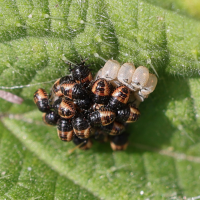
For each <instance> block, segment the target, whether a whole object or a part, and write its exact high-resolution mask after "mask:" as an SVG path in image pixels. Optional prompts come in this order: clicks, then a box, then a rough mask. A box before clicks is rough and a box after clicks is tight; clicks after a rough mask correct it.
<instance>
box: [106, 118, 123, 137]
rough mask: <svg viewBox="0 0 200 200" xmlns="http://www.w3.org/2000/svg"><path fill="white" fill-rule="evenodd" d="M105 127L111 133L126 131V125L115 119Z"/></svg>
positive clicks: (116, 133) (118, 133) (117, 133)
mask: <svg viewBox="0 0 200 200" xmlns="http://www.w3.org/2000/svg"><path fill="white" fill-rule="evenodd" d="M103 129H104V130H105V132H106V133H107V134H109V135H120V134H121V133H123V132H124V131H125V126H124V125H123V124H121V123H119V122H116V121H114V122H113V123H111V124H109V125H107V126H103Z"/></svg>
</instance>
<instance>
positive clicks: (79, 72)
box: [70, 60, 93, 87]
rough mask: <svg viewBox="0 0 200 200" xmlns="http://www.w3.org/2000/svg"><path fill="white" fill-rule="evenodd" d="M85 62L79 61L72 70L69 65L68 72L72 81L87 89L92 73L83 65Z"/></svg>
mask: <svg viewBox="0 0 200 200" xmlns="http://www.w3.org/2000/svg"><path fill="white" fill-rule="evenodd" d="M85 61H86V60H81V63H80V64H76V65H75V66H74V68H73V69H72V68H71V64H70V71H71V74H72V77H73V79H74V80H75V81H76V82H77V83H82V84H83V86H84V87H87V86H88V85H89V84H90V82H91V81H92V79H93V78H92V73H91V72H90V69H89V68H88V67H89V66H88V65H85Z"/></svg>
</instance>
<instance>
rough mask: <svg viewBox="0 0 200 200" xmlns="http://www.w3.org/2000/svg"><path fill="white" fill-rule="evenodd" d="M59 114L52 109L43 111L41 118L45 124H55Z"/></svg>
mask: <svg viewBox="0 0 200 200" xmlns="http://www.w3.org/2000/svg"><path fill="white" fill-rule="evenodd" d="M59 118H60V116H59V115H58V114H56V113H55V112H54V111H48V112H47V113H44V114H43V116H42V119H43V121H44V123H45V124H47V125H52V126H55V125H56V124H57V121H58V119H59Z"/></svg>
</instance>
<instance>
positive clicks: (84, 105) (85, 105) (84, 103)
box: [74, 96, 91, 110]
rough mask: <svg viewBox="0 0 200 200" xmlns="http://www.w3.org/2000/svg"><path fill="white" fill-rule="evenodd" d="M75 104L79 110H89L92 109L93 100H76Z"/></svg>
mask: <svg viewBox="0 0 200 200" xmlns="http://www.w3.org/2000/svg"><path fill="white" fill-rule="evenodd" d="M74 104H76V105H77V106H78V108H79V109H83V110H87V109H89V108H90V107H91V99H90V98H89V96H86V97H85V98H84V99H75V100H74Z"/></svg>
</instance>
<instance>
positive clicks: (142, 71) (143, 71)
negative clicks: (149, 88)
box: [131, 66, 149, 91]
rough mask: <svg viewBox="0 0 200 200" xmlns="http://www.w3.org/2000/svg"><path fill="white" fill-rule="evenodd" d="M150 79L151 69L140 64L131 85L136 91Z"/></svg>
mask: <svg viewBox="0 0 200 200" xmlns="http://www.w3.org/2000/svg"><path fill="white" fill-rule="evenodd" d="M148 79H149V70H148V68H146V67H143V66H139V67H138V68H137V69H136V70H135V72H134V74H133V76H132V82H131V85H132V87H133V88H134V90H135V91H137V90H140V89H142V88H143V87H144V86H145V85H146V84H147V81H148Z"/></svg>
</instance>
